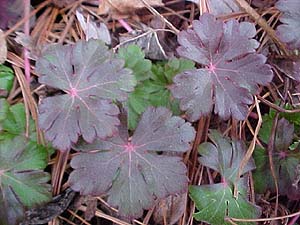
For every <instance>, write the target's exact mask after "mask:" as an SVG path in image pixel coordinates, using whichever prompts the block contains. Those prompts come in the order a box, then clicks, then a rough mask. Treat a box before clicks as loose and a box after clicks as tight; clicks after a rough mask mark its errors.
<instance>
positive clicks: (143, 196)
mask: <svg viewBox="0 0 300 225" xmlns="http://www.w3.org/2000/svg"><path fill="white" fill-rule="evenodd" d="M119 134H120V135H119V136H115V137H113V138H110V139H108V140H106V141H100V140H97V141H96V142H95V143H93V144H91V145H86V144H83V145H80V146H76V147H75V149H77V150H81V151H83V152H82V153H80V154H79V155H77V156H75V157H74V158H73V159H72V161H71V166H72V167H73V168H74V171H73V172H72V173H71V175H70V178H69V183H70V185H71V187H72V189H73V190H75V191H80V193H81V194H83V195H102V194H107V195H108V203H109V204H111V205H113V206H117V207H118V209H119V212H120V214H121V215H125V216H128V217H139V216H141V215H142V213H143V209H149V208H150V207H152V206H153V204H154V200H155V199H157V198H164V197H166V196H168V195H170V194H175V193H179V192H183V191H185V190H186V188H187V181H188V178H187V176H186V167H185V165H184V163H183V162H182V161H181V160H182V159H181V157H179V156H178V154H180V153H183V152H185V151H187V150H189V148H190V142H191V141H192V140H193V139H194V136H195V131H194V129H193V128H192V126H191V124H189V123H186V122H185V121H184V120H183V119H181V118H180V117H176V116H172V113H171V112H170V111H169V110H168V109H166V108H162V107H161V108H153V107H150V108H148V109H147V110H146V111H145V113H144V114H143V115H142V118H141V120H140V122H139V124H138V127H137V129H136V130H135V132H134V134H133V136H132V137H130V138H128V133H127V129H126V128H125V129H123V128H122V130H120V132H119ZM171 152H172V153H173V154H170V153H171ZM158 153H159V154H158Z"/></svg>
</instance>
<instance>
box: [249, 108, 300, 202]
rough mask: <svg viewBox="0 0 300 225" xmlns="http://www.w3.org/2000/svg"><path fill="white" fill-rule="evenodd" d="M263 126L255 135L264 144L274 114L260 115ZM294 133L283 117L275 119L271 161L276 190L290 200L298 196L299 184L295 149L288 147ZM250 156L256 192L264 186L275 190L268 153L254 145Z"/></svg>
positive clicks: (298, 157) (298, 158)
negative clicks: (255, 167)
mask: <svg viewBox="0 0 300 225" xmlns="http://www.w3.org/2000/svg"><path fill="white" fill-rule="evenodd" d="M263 119H264V122H263V126H262V128H261V131H260V133H259V137H260V138H261V139H262V141H263V142H265V143H268V141H269V137H270V134H271V128H272V124H273V121H274V114H269V115H268V116H264V118H263ZM293 136H294V125H293V124H291V123H289V122H288V121H287V120H286V119H285V118H281V119H280V120H279V121H278V124H277V128H276V134H275V141H274V149H273V152H272V153H273V155H272V160H273V164H274V171H275V174H276V177H277V180H278V187H279V193H280V194H281V195H287V196H288V197H289V198H290V199H293V200H298V199H300V191H299V190H300V189H299V187H300V183H299V181H297V179H298V176H299V172H298V165H300V151H299V148H296V149H294V150H290V149H289V147H290V145H291V144H292V141H293ZM253 156H254V159H255V162H256V165H257V169H256V170H255V171H254V173H253V178H254V181H255V189H256V191H257V192H258V193H263V192H265V191H266V190H267V189H270V190H271V191H273V192H275V184H274V180H273V178H272V173H271V170H270V163H269V156H268V151H267V149H263V148H257V149H255V151H254V155H253Z"/></svg>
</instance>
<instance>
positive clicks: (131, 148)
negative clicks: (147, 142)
mask: <svg viewBox="0 0 300 225" xmlns="http://www.w3.org/2000/svg"><path fill="white" fill-rule="evenodd" d="M124 148H125V151H126V152H133V151H135V146H134V145H133V144H131V143H130V142H128V143H127V145H124Z"/></svg>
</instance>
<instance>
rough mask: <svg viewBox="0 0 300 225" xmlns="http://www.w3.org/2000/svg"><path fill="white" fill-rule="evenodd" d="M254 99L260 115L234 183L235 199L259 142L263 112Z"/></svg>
mask: <svg viewBox="0 0 300 225" xmlns="http://www.w3.org/2000/svg"><path fill="white" fill-rule="evenodd" d="M254 99H255V106H256V110H257V113H258V121H257V125H256V128H255V132H254V136H253V139H252V141H251V143H250V146H249V148H248V150H247V152H246V154H245V156H244V158H243V159H242V161H241V164H240V167H239V170H238V172H237V176H236V180H235V183H234V197H235V198H237V197H238V188H237V183H238V180H239V179H240V177H241V174H242V171H243V170H244V168H245V166H246V165H247V163H248V161H249V160H250V158H251V156H252V154H253V152H254V149H255V144H256V141H257V137H258V132H259V130H260V127H261V125H262V116H261V112H260V107H259V102H258V100H257V97H256V96H254Z"/></svg>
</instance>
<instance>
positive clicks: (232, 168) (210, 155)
mask: <svg viewBox="0 0 300 225" xmlns="http://www.w3.org/2000/svg"><path fill="white" fill-rule="evenodd" d="M209 138H210V139H211V140H212V142H213V144H212V143H210V142H204V143H202V144H201V145H200V146H199V148H198V151H199V153H200V155H201V157H200V158H199V162H200V163H201V164H202V165H203V166H206V167H209V168H211V169H213V170H215V171H217V172H219V173H220V175H221V176H222V178H223V180H224V182H231V183H235V181H236V176H237V172H238V169H239V166H240V164H241V161H242V160H243V158H244V155H245V154H246V146H245V144H244V143H243V142H241V141H231V142H229V140H227V139H226V138H224V137H222V135H221V134H220V133H219V132H217V131H215V130H211V131H210V133H209ZM253 169H255V164H254V160H253V159H252V158H251V159H250V160H249V161H248V163H247V164H246V166H245V167H244V170H243V171H242V174H241V175H243V174H245V173H247V172H249V171H251V170H253Z"/></svg>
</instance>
